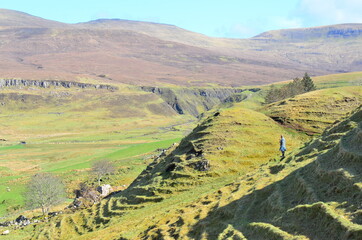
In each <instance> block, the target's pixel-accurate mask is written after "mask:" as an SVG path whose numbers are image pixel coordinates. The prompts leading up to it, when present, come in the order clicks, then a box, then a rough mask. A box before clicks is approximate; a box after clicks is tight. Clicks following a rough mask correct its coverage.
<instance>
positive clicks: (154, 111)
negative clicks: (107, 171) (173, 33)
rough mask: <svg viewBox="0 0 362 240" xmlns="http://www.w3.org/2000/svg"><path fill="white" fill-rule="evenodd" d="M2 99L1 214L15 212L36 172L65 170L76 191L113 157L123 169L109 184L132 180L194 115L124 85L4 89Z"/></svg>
mask: <svg viewBox="0 0 362 240" xmlns="http://www.w3.org/2000/svg"><path fill="white" fill-rule="evenodd" d="M0 102H1V105H0V124H1V126H2V127H1V132H0V135H1V136H0V138H2V139H5V140H6V141H1V142H0V176H1V178H0V189H1V191H0V215H3V214H5V213H6V210H9V211H8V212H9V213H12V212H14V211H15V212H16V209H17V208H18V207H19V206H21V205H22V203H23V199H22V196H21V192H22V191H23V189H24V184H25V183H26V181H27V179H28V178H29V176H31V175H32V174H35V173H36V172H39V171H46V172H54V173H55V174H57V175H61V176H62V177H63V179H64V180H65V182H66V184H67V186H68V188H69V190H68V191H69V193H70V196H71V195H72V194H71V193H72V191H73V190H74V188H75V187H76V185H77V184H78V183H79V182H80V181H83V180H85V179H87V178H89V176H88V173H87V170H88V169H89V168H90V166H91V163H92V162H93V161H96V160H100V159H109V160H112V161H115V163H116V165H117V166H118V167H119V169H120V171H121V170H122V171H121V175H122V176H121V177H118V178H115V180H114V181H113V180H112V181H113V182H111V183H112V184H117V185H128V184H130V183H131V182H132V181H133V179H134V178H135V177H136V176H137V175H138V174H139V173H140V172H141V171H142V169H143V168H144V166H146V165H147V164H148V163H147V161H145V158H146V157H147V156H149V155H150V153H151V152H153V151H155V150H156V149H158V148H166V147H168V146H170V145H171V144H172V143H174V142H178V141H179V140H180V139H181V138H182V137H183V136H184V134H185V131H188V129H189V128H190V126H191V125H192V121H194V120H193V118H192V117H190V116H180V115H178V114H177V113H176V112H175V111H174V110H173V109H172V108H171V107H169V106H168V105H167V104H166V103H165V102H164V101H163V100H162V99H160V98H159V97H158V96H156V95H154V94H151V93H145V92H143V91H140V90H137V89H135V88H129V87H126V86H120V89H119V90H115V91H108V90H99V89H98V90H96V89H77V88H69V89H65V88H54V87H51V88H47V89H43V88H35V87H23V88H22V89H19V88H4V89H2V90H1V93H0ZM20 141H25V142H26V144H25V145H21V144H20ZM131 159H132V161H130V160H131ZM7 187H9V188H10V191H7V190H6V189H7Z"/></svg>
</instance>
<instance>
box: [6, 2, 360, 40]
mask: <svg viewBox="0 0 362 240" xmlns="http://www.w3.org/2000/svg"><path fill="white" fill-rule="evenodd" d="M0 8H6V9H12V10H18V11H22V12H26V13H29V14H31V15H35V16H38V17H42V18H46V19H50V20H56V21H60V22H65V23H78V22H87V21H91V20H95V19H99V18H119V19H127V20H137V21H148V22H156V23H165V24H172V25H176V26H178V27H181V28H184V29H187V30H190V31H194V32H198V33H202V34H205V35H208V36H212V37H227V38H248V37H252V36H255V35H257V34H259V33H262V32H265V31H269V30H277V29H285V28H300V27H313V26H322V25H331V24H340V23H362V0H61V1H51V0H0Z"/></svg>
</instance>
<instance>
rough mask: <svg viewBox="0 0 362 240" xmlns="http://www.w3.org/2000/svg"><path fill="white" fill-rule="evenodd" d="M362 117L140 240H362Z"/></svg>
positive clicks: (178, 213) (180, 212)
mask: <svg viewBox="0 0 362 240" xmlns="http://www.w3.org/2000/svg"><path fill="white" fill-rule="evenodd" d="M361 144H362V111H361V109H360V110H359V111H357V112H356V113H355V114H353V115H352V116H351V117H350V118H349V119H347V120H345V121H342V122H340V123H339V124H337V125H334V126H333V127H331V128H329V129H327V130H326V131H325V132H324V133H323V135H322V136H321V137H320V138H318V139H316V140H314V141H313V142H310V143H309V144H307V145H306V147H304V148H303V149H302V150H301V151H300V152H296V154H293V155H290V156H289V157H288V158H286V159H285V160H282V161H280V162H277V163H273V162H270V163H269V164H266V165H264V166H262V167H261V168H260V169H259V170H257V171H255V172H253V173H249V174H248V175H247V176H246V177H243V178H241V179H240V180H238V181H236V182H235V183H233V184H231V185H227V186H225V187H224V188H221V189H220V190H218V191H215V193H214V194H210V195H207V196H205V197H202V198H200V200H198V201H196V202H194V203H192V204H190V205H188V206H186V207H185V208H181V209H177V210H174V211H171V212H170V213H168V214H166V215H165V216H162V219H163V220H161V221H159V222H158V223H157V224H155V225H152V226H151V227H150V228H149V229H148V230H147V231H145V233H144V234H141V235H140V236H139V237H138V238H139V239H178V238H183V239H361V238H362V221H361V201H362V191H361V184H362V178H361V173H362V168H361V166H362V165H361V161H362V151H361V147H360V146H361Z"/></svg>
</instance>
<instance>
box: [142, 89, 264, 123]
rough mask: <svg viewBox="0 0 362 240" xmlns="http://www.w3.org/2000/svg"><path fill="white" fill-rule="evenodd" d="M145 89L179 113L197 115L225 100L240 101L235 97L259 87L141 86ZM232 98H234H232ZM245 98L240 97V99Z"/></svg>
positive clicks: (254, 90) (255, 90)
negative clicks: (172, 87)
mask: <svg viewBox="0 0 362 240" xmlns="http://www.w3.org/2000/svg"><path fill="white" fill-rule="evenodd" d="M141 89H142V90H143V91H146V92H152V93H155V94H157V95H159V96H160V97H161V98H162V99H163V100H164V101H165V102H166V103H167V104H168V105H170V106H171V107H172V108H173V109H174V110H175V111H176V112H177V113H178V114H190V115H193V116H195V117H197V116H199V115H200V114H201V113H202V112H205V111H208V110H210V109H211V108H212V107H213V106H215V105H217V104H220V103H222V102H225V101H229V102H230V101H232V100H233V101H238V99H239V98H237V97H233V96H235V94H240V93H242V92H244V91H251V92H257V91H259V90H260V89H259V88H252V89H241V88H179V89H171V88H159V87H141ZM231 99H232V100H231ZM242 100H243V99H242V98H240V99H239V101H242Z"/></svg>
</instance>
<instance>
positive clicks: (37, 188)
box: [24, 160, 116, 216]
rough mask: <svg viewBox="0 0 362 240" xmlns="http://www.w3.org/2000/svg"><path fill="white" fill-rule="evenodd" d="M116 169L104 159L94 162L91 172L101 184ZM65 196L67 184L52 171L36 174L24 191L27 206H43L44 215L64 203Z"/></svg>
mask: <svg viewBox="0 0 362 240" xmlns="http://www.w3.org/2000/svg"><path fill="white" fill-rule="evenodd" d="M115 171H116V168H115V166H114V164H113V163H112V162H110V161H107V160H102V161H97V162H95V163H94V164H93V166H92V169H91V174H92V175H93V176H94V177H93V179H96V180H97V182H98V185H99V186H100V184H101V180H102V178H103V177H105V176H106V175H110V174H113V173H114V172H115ZM65 197H66V193H65V186H64V184H63V182H62V180H61V179H60V178H59V177H57V176H54V175H53V174H51V173H38V174H35V175H34V176H33V177H32V178H31V179H30V181H29V183H28V184H27V187H26V191H25V193H24V198H25V201H26V205H27V207H29V208H33V209H34V208H41V210H42V213H43V215H44V216H45V215H46V214H47V213H48V212H49V209H50V207H51V206H55V205H57V204H60V203H62V202H63V201H64V200H65Z"/></svg>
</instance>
